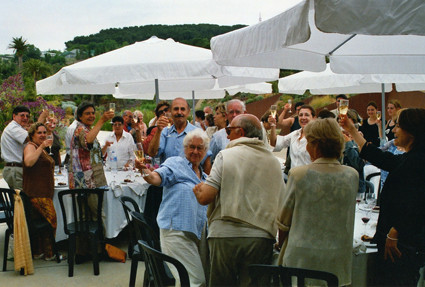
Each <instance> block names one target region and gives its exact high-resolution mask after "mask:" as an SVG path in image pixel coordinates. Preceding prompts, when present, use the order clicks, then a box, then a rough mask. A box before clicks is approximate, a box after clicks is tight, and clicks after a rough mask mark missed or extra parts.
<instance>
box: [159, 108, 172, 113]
mask: <svg viewBox="0 0 425 287" xmlns="http://www.w3.org/2000/svg"><path fill="white" fill-rule="evenodd" d="M168 110H169V108H165V109H162V110H158V114H162V113H166V112H168Z"/></svg>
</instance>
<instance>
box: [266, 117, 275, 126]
mask: <svg viewBox="0 0 425 287" xmlns="http://www.w3.org/2000/svg"><path fill="white" fill-rule="evenodd" d="M267 122H268V123H269V124H270V125H271V126H272V127H275V126H276V118H275V117H273V116H272V115H269V117H268V119H267Z"/></svg>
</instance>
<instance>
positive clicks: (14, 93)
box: [0, 74, 65, 131]
mask: <svg viewBox="0 0 425 287" xmlns="http://www.w3.org/2000/svg"><path fill="white" fill-rule="evenodd" d="M18 105H24V106H26V107H28V108H29V109H30V111H31V119H33V120H34V121H37V119H38V116H39V115H40V113H41V112H42V111H43V109H44V108H46V109H48V110H53V111H54V112H55V115H56V117H57V118H58V119H59V120H61V119H63V118H64V117H65V111H64V110H63V109H62V108H60V107H56V106H54V105H51V104H49V103H47V101H46V100H45V99H43V97H41V96H39V97H37V99H36V100H35V101H26V100H25V85H24V81H23V79H22V76H21V74H17V75H14V76H10V77H9V78H7V79H6V80H4V81H3V83H2V85H1V87H0V110H1V113H0V131H3V130H4V128H5V127H6V126H7V124H8V123H9V122H10V121H11V120H12V111H13V109H14V108H15V107H16V106H18Z"/></svg>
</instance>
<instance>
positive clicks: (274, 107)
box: [270, 105, 277, 126]
mask: <svg viewBox="0 0 425 287" xmlns="http://www.w3.org/2000/svg"><path fill="white" fill-rule="evenodd" d="M270 114H271V115H272V117H273V118H276V114H277V105H271V106H270ZM271 125H272V126H275V124H271Z"/></svg>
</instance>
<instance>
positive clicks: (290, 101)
mask: <svg viewBox="0 0 425 287" xmlns="http://www.w3.org/2000/svg"><path fill="white" fill-rule="evenodd" d="M288 104H289V111H288V113H290V114H292V100H291V99H289V100H288Z"/></svg>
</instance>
